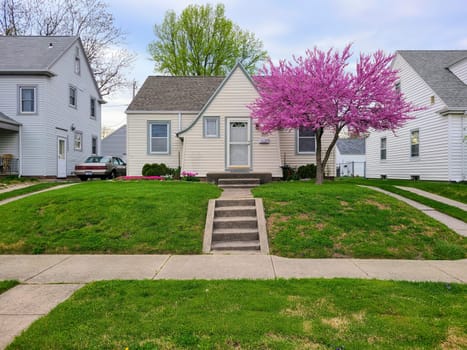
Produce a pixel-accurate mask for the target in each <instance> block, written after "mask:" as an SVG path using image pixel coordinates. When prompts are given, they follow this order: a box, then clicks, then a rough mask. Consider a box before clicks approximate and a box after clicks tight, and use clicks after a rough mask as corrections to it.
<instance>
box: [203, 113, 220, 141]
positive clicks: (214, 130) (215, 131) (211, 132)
mask: <svg viewBox="0 0 467 350" xmlns="http://www.w3.org/2000/svg"><path fill="white" fill-rule="evenodd" d="M204 137H219V117H204Z"/></svg>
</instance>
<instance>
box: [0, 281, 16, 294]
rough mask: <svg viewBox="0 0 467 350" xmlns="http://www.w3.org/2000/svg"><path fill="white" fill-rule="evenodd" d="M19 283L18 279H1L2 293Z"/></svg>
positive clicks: (0, 290) (0, 291) (0, 289)
mask: <svg viewBox="0 0 467 350" xmlns="http://www.w3.org/2000/svg"><path fill="white" fill-rule="evenodd" d="M17 284H18V281H10V280H7V281H0V294H2V293H4V292H6V291H7V290H8V289H11V288H13V287H14V286H16V285H17Z"/></svg>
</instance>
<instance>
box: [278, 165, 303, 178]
mask: <svg viewBox="0 0 467 350" xmlns="http://www.w3.org/2000/svg"><path fill="white" fill-rule="evenodd" d="M281 168H282V180H284V181H291V180H298V179H299V177H298V174H297V172H296V170H295V168H292V167H291V166H290V165H284V166H282V167H281Z"/></svg>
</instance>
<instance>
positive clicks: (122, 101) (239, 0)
mask: <svg viewBox="0 0 467 350" xmlns="http://www.w3.org/2000/svg"><path fill="white" fill-rule="evenodd" d="M207 2H210V3H211V4H216V3H217V2H214V1H185V0H132V1H128V0H112V1H109V3H110V10H111V11H112V13H113V14H114V16H115V19H116V23H117V25H118V26H119V27H121V28H122V29H123V31H125V32H126V33H127V37H126V39H127V40H126V45H127V47H128V49H129V50H131V51H133V52H134V53H136V54H137V60H136V62H135V64H134V67H133V69H132V70H131V71H130V72H129V77H130V78H131V79H135V80H136V81H137V85H138V86H141V85H142V84H143V82H144V80H145V79H146V77H147V76H148V75H155V74H157V72H154V64H153V63H152V62H151V60H150V56H149V54H148V51H147V46H148V44H149V43H150V42H151V41H153V40H154V39H155V36H154V32H153V27H154V24H156V23H157V24H160V23H161V22H162V20H163V18H164V14H165V12H166V11H167V10H171V9H172V10H175V11H176V12H177V13H180V12H181V10H183V9H184V8H185V7H186V6H187V5H189V4H205V3H207ZM222 3H223V4H224V5H225V7H226V16H227V17H228V18H230V19H231V20H233V21H234V22H235V23H236V24H238V25H239V26H240V27H241V28H242V29H246V30H249V31H251V32H253V33H255V35H256V36H257V38H259V39H261V40H262V41H263V43H264V48H265V49H266V50H267V51H268V53H269V55H270V57H271V58H272V59H273V60H275V61H277V60H279V59H284V58H285V59H289V58H291V56H292V55H303V54H304V53H305V50H306V49H308V48H313V47H314V46H317V47H318V48H320V49H328V48H330V47H334V48H338V49H342V48H343V47H344V46H345V45H346V44H347V43H350V42H352V43H353V50H352V51H353V52H354V53H355V55H358V53H360V52H367V53H369V52H373V51H375V50H378V49H382V50H384V51H386V52H388V53H392V52H394V51H395V50H398V49H405V50H408V49H411V50H416V49H431V50H441V49H444V50H448V49H450V50H455V49H467V1H466V0H391V1H389V0H302V1H299V0H225V1H223V2H222ZM131 98H132V92H131V89H128V90H121V91H119V93H117V94H114V95H112V96H107V97H106V100H107V102H108V103H107V104H106V105H104V106H103V109H102V124H103V126H106V127H111V128H113V129H115V128H117V127H119V126H121V125H123V124H125V123H126V116H125V113H124V111H125V109H126V107H127V106H128V104H129V103H130V101H131Z"/></svg>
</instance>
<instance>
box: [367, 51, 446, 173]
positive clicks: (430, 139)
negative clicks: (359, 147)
mask: <svg viewBox="0 0 467 350" xmlns="http://www.w3.org/2000/svg"><path fill="white" fill-rule="evenodd" d="M393 67H394V68H395V69H397V70H399V71H400V73H399V76H400V81H401V91H402V93H403V94H404V96H405V98H406V99H407V100H408V101H411V102H413V103H414V104H415V105H418V106H425V107H426V109H425V110H422V111H417V112H414V113H413V116H415V117H416V118H415V119H412V120H409V121H407V122H406V124H405V125H404V126H403V127H402V128H400V129H397V130H395V132H394V133H393V132H392V131H384V132H375V131H373V132H371V133H370V136H369V137H368V138H367V142H366V152H367V153H366V155H367V177H369V178H379V177H380V175H381V174H386V175H387V177H388V178H389V179H391V178H393V179H410V178H411V175H414V174H416V175H420V179H421V180H439V181H447V180H450V179H451V178H450V176H449V175H448V173H449V170H448V169H449V167H450V166H449V156H448V143H449V142H450V141H449V139H450V136H449V135H448V117H447V116H442V115H440V114H439V113H438V111H440V110H441V109H443V108H445V107H446V106H445V104H444V103H443V101H442V100H441V99H440V98H439V97H438V96H436V94H435V93H434V92H433V90H432V89H431V88H430V87H429V86H428V85H427V84H426V83H425V82H424V81H423V79H421V78H420V76H419V75H418V74H417V73H416V72H415V71H414V70H413V69H412V67H410V65H409V64H408V63H407V62H406V61H405V60H404V59H403V58H402V57H401V56H400V55H398V56H396V59H395V61H394V64H393ZM431 96H435V103H434V104H433V105H431V104H430V99H431ZM422 128H423V134H420V136H421V137H422V138H420V141H421V142H422V144H421V145H420V146H419V147H421V148H420V149H419V154H420V155H419V159H417V161H413V160H414V158H413V157H411V156H410V153H411V152H410V147H411V145H410V136H411V131H413V130H422ZM382 137H386V138H387V149H388V150H390V152H388V153H387V160H386V161H385V162H381V161H380V154H379V149H380V148H379V146H380V144H379V143H380V139H381V138H382ZM422 151H423V153H421V152H422Z"/></svg>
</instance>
